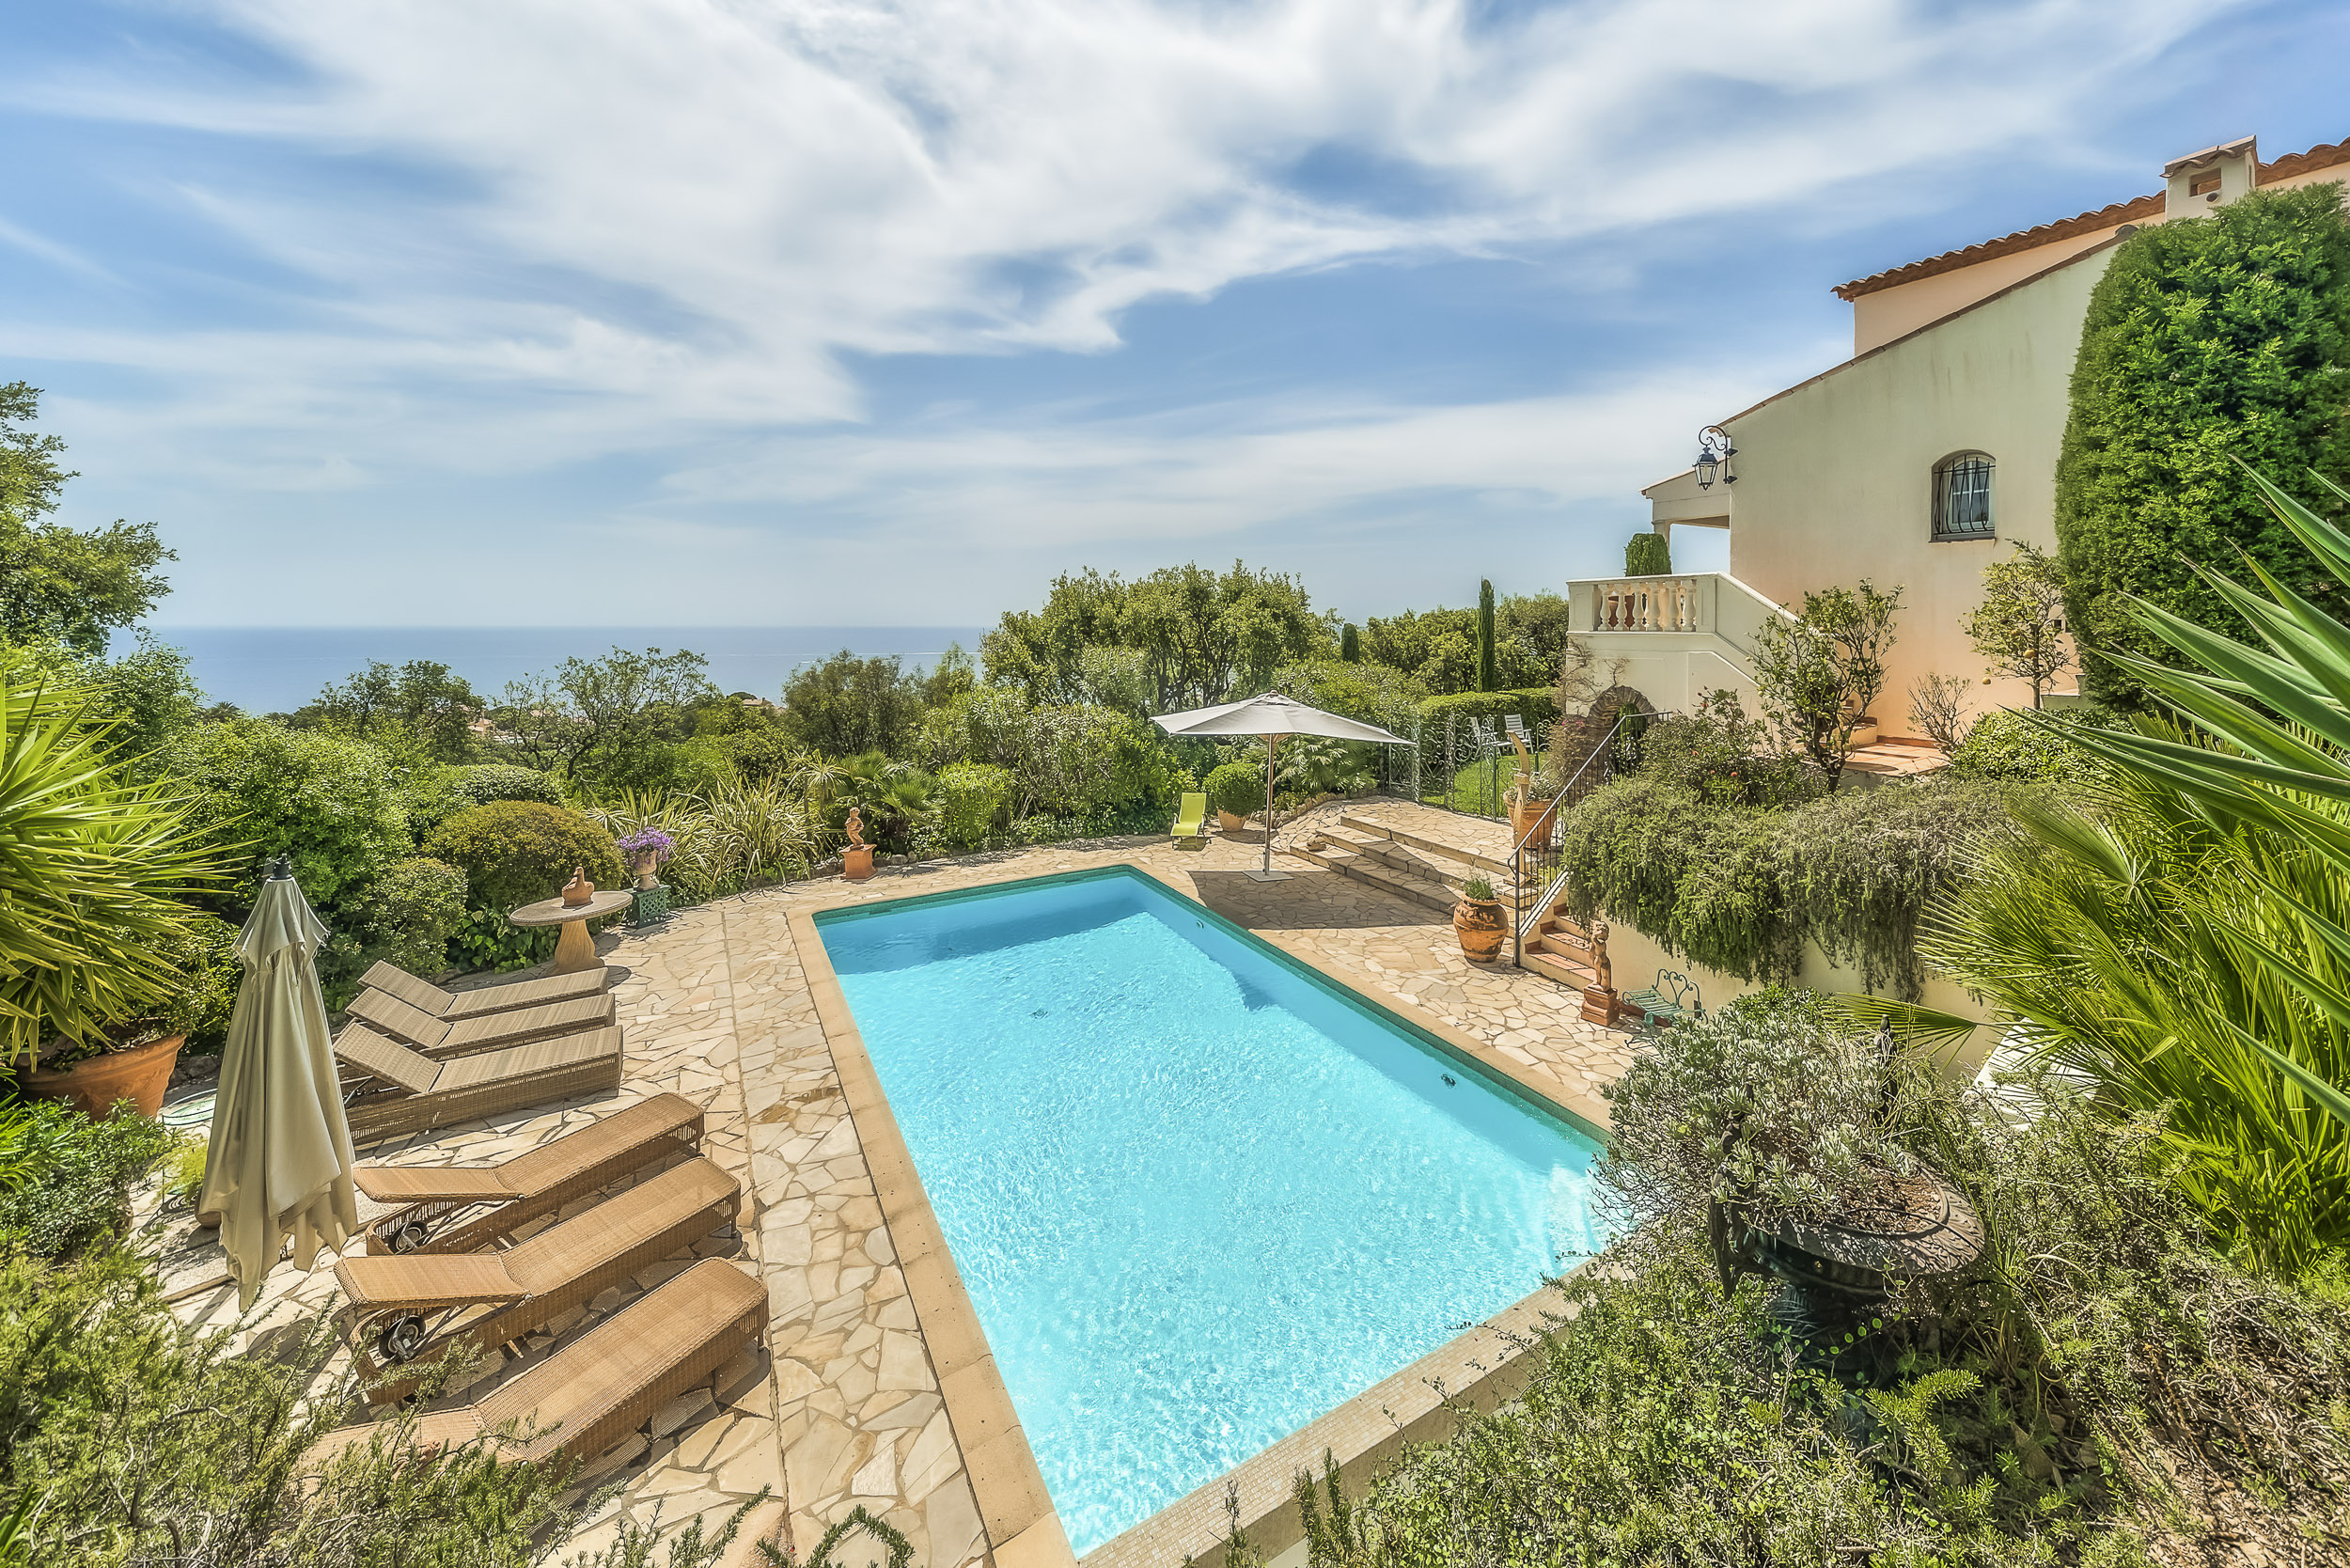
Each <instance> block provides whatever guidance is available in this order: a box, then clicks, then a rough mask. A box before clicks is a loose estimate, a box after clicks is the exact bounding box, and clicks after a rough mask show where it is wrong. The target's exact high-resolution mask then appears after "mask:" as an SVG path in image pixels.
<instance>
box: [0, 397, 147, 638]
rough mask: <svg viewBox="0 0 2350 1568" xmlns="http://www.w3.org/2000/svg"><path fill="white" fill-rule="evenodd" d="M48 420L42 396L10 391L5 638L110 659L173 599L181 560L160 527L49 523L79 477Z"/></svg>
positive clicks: (5, 456) (2, 542) (0, 624)
mask: <svg viewBox="0 0 2350 1568" xmlns="http://www.w3.org/2000/svg"><path fill="white" fill-rule="evenodd" d="M39 413H40V390H39V388H38V387H35V386H33V385H31V384H27V383H25V382H22V381H16V382H9V383H8V384H5V385H0V638H5V639H6V640H8V641H10V642H28V641H34V640H39V639H44V638H45V639H51V640H55V641H56V642H61V643H63V644H65V645H66V646H67V647H68V648H70V649H71V650H73V651H75V652H77V653H82V654H99V653H103V652H104V651H105V650H106V640H107V636H108V635H109V634H110V633H112V632H115V631H118V630H119V629H120V628H123V627H126V626H132V625H135V624H136V623H137V622H138V620H139V618H140V617H142V616H144V615H145V614H147V612H148V610H149V609H150V608H151V607H152V606H153V605H154V603H155V601H157V600H158V599H161V598H162V597H163V596H164V594H165V593H167V592H169V591H170V589H169V588H168V586H167V585H166V584H165V583H164V576H163V572H162V571H161V568H162V566H163V563H164V562H165V561H168V560H176V559H178V558H179V557H176V556H175V555H173V554H172V552H171V551H169V550H166V549H164V544H163V541H162V540H161V539H160V538H158V537H157V536H156V532H155V525H154V524H152V523H125V522H121V521H119V520H118V521H116V522H114V523H112V524H110V525H107V526H106V527H103V528H91V529H81V528H71V527H68V526H67V525H64V524H62V523H55V522H49V521H46V519H47V518H48V517H49V514H50V513H52V512H54V511H55V510H57V506H58V503H59V502H60V500H61V499H62V498H63V496H64V494H65V486H66V481H67V480H69V479H71V478H74V477H75V476H74V474H73V472H72V471H71V470H70V469H68V468H66V467H64V466H63V465H62V464H61V463H59V461H58V460H59V458H60V457H61V456H62V455H63V453H64V451H65V442H64V441H63V440H61V439H60V438H58V437H56V436H55V435H39V434H36V433H35V432H34V431H33V430H32V428H31V427H32V423H33V421H34V419H36V418H37V417H39Z"/></svg>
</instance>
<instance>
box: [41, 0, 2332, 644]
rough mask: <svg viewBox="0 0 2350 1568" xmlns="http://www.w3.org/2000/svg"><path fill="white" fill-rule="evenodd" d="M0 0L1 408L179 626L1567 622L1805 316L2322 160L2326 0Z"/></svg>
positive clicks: (1809, 357)
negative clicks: (1065, 587)
mask: <svg viewBox="0 0 2350 1568" xmlns="http://www.w3.org/2000/svg"><path fill="white" fill-rule="evenodd" d="M0 5H5V9H6V13H7V27H6V32H5V34H0V36H5V37H7V38H8V40H9V45H8V50H7V52H6V54H5V55H4V56H0V146H6V147H7V148H8V149H9V156H8V165H9V173H8V178H7V179H6V180H0V380H12V379H16V378H18V377H22V378H24V379H25V380H29V381H31V382H32V383H33V384H36V385H38V386H40V387H42V388H44V389H46V394H47V396H46V399H45V407H44V424H45V425H46V427H47V428H49V429H51V430H54V431H56V432H58V433H60V434H62V435H63V436H65V437H66V439H67V440H68V441H69V442H70V443H71V458H72V461H73V463H74V465H75V466H76V467H78V468H79V469H81V470H82V472H83V474H84V476H85V477H84V478H81V479H79V480H78V481H76V483H75V484H74V486H73V487H72V488H71V490H70V491H69V493H68V496H69V499H68V517H69V520H71V521H74V522H76V523H81V524H90V523H98V522H103V521H107V520H110V519H112V518H114V517H118V516H127V517H132V518H139V519H146V518H152V519H154V520H156V521H157V522H158V523H160V524H161V525H162V526H163V529H164V535H165V537H166V538H167V539H168V540H169V541H171V543H172V544H173V545H174V546H176V547H177V548H178V550H179V551H180V561H179V564H178V566H177V567H176V569H175V570H174V572H173V581H174V585H175V592H174V594H173V596H172V598H171V599H169V600H168V601H166V603H165V604H164V607H163V609H162V611H161V612H160V614H159V615H158V617H157V619H158V620H159V621H161V622H162V623H164V624H166V625H175V624H176V625H243V624H285V625H330V624H440V623H446V624H461V625H471V624H519V625H533V624H536V625H582V624H602V625H613V626H619V625H627V624H648V625H656V624H657V625H664V626H678V625H759V624H795V623H816V624H829V625H844V624H859V623H884V624H901V625H902V624H909V623H938V624H973V623H979V622H984V621H987V620H991V619H994V616H995V613H996V612H997V611H998V610H1000V609H1003V608H1006V607H1010V606H1016V605H1022V604H1033V603H1035V602H1037V601H1038V600H1039V599H1040V598H1041V597H1042V589H1043V586H1044V584H1045V583H1046V581H1047V580H1048V579H1049V578H1050V577H1051V576H1052V575H1053V574H1054V573H1055V572H1058V571H1062V570H1066V569H1071V568H1075V567H1079V566H1084V565H1093V566H1098V567H1102V568H1104V569H1118V570H1123V571H1126V572H1137V571H1147V570H1148V569H1150V568H1151V567H1153V566H1156V565H1160V564H1164V563H1167V562H1170V561H1178V560H1183V559H1193V558H1197V559H1200V560H1206V561H1216V562H1222V561H1227V560H1230V559H1231V558H1232V557H1236V556H1237V557H1245V558H1246V559H1247V560H1248V561H1249V562H1250V563H1251V564H1261V565H1269V566H1274V567H1278V568H1280V569H1283V570H1288V571H1294V572H1301V573H1302V574H1303V575H1304V576H1305V578H1306V581H1307V584H1308V588H1309V589H1310V590H1311V591H1312V593H1313V594H1314V596H1315V599H1316V602H1317V603H1318V604H1330V605H1334V606H1336V607H1337V608H1339V609H1340V610H1341V611H1342V612H1343V613H1345V614H1346V615H1348V616H1350V617H1353V618H1360V617H1362V616H1364V615H1371V614H1382V613H1387V612H1389V611H1392V610H1395V609H1398V608H1402V607H1404V606H1407V605H1414V606H1426V605H1430V604H1437V603H1448V604H1463V603H1466V602H1469V601H1470V600H1472V599H1473V597H1474V595H1475V593H1476V588H1477V580H1478V578H1480V577H1481V576H1490V577H1492V578H1493V579H1494V581H1495V583H1496V586H1497V587H1498V588H1501V589H1502V591H1504V592H1512V591H1524V590H1529V589H1535V588H1557V587H1559V586H1560V585H1561V584H1562V583H1563V582H1564V581H1565V580H1566V579H1567V578H1569V577H1572V576H1576V575H1589V574H1592V573H1596V572H1604V571H1606V570H1610V569H1613V568H1617V567H1620V566H1621V564H1622V553H1621V552H1622V543H1623V540H1624V537H1625V536H1626V535H1627V534H1628V533H1630V532H1631V531H1632V529H1633V528H1634V527H1635V526H1637V525H1640V524H1641V523H1642V521H1643V519H1644V515H1645V514H1644V510H1643V507H1642V504H1641V502H1640V500H1639V498H1638V495H1637V489H1638V487H1639V486H1640V485H1641V484H1644V483H1648V482H1650V481H1652V480H1654V479H1656V478H1662V477H1664V476H1665V475H1667V474H1669V473H1670V472H1672V471H1674V470H1675V469H1677V468H1679V467H1681V466H1683V465H1684V463H1686V462H1687V458H1688V453H1689V451H1690V449H1691V448H1692V447H1693V445H1694V437H1695V432H1696V431H1697V429H1698V428H1699V427H1700V425H1702V424H1704V423H1706V422H1707V421H1708V420H1709V419H1712V418H1715V417H1718V416H1722V415H1724V414H1727V413H1730V412H1731V411H1733V410H1735V409H1737V408H1740V407H1743V406H1745V404H1747V402H1750V401H1752V400H1754V399H1756V398H1758V397H1760V396H1763V395H1765V394H1767V393H1769V392H1771V391H1773V390H1776V389H1777V388H1778V387H1780V386H1783V385H1786V384H1790V383H1792V382H1794V381H1796V380H1800V379H1802V378H1803V377H1805V376H1808V375H1810V374H1811V373H1813V372H1815V371H1817V370H1819V369H1821V368H1825V366H1827V365H1829V364H1832V363H1834V362H1835V361H1836V360H1837V359H1839V358H1841V357H1842V356H1843V355H1844V354H1845V353H1848V352H1849V346H1850V332H1851V328H1850V316H1849V307H1848V306H1845V305H1843V303H1842V302H1841V301H1839V300H1837V299H1836V298H1835V297H1833V296H1832V295H1831V294H1830V293H1829V292H1828V290H1829V288H1830V287H1831V286H1832V285H1834V284H1837V283H1840V282H1842V281H1844V280H1845V279H1847V278H1851V277H1856V276H1859V275H1863V274H1868V273H1871V272H1874V271H1876V270H1878V269H1880V268H1883V267H1886V266H1891V265H1897V264H1899V263H1901V262H1904V261H1908V260H1912V259H1917V258H1919V257H1921V256H1925V255H1929V254H1933V253H1935V252H1938V251H1941V250H1945V249H1949V248H1952V247H1954V246H1958V245H1963V244H1966V243H1972V242H1974V241H1977V240H1981V239H1984V238H1988V237H1990V236H1992V235H1996V234H2000V233H2005V232H2007V231H2009V230H2011V229H2014V228H2018V227H2026V226H2029V225H2030V224H2034V223H2040V222H2045V221H2047V220H2049V219H2052V218H2057V217H2062V216H2068V215H2070V214H2072V213H2075V212H2080V211H2083V210H2084V209H2087V208H2091V207H2096V206H2102V205H2104V204H2105V203H2107V202H2109V201H2117V200H2123V199H2126V198H2128V197H2131V196H2138V195H2140V194H2142V193H2144V192H2147V191H2150V190H2153V189H2154V188H2155V186H2156V185H2157V184H2158V183H2159V179H2158V175H2159V169H2160V165H2162V163H2163V162H2164V161H2165V160H2167V159H2169V158H2171V157H2175V156H2177V155H2178V154H2180V153H2183V152H2186V151H2190V150H2192V149H2197V148H2200V147H2203V146H2206V145H2209V144H2211V143H2214V142H2217V141H2221V140H2224V139H2227V138H2229V137H2232V136H2236V135H2241V134H2243V133H2247V132H2251V133H2257V134H2258V135H2259V137H2260V140H2261V148H2262V151H2263V152H2264V154H2265V155H2266V156H2268V157H2271V158H2274V157H2277V156H2279V155H2281V154H2283V153H2287V152H2293V151H2298V150H2300V149H2304V148H2306V147H2309V146H2311V145H2312V144H2314V143H2318V142H2329V141H2334V140H2337V139H2340V138H2341V137H2343V136H2345V135H2350V99H2345V97H2344V94H2343V92H2342V70H2341V62H2342V60H2343V59H2345V58H2350V8H2345V7H2342V6H2340V5H2338V4H2335V5H2303V6H2289V5H2233V4H2228V3H2225V0H2133V3H2129V4H2068V3H2065V0H2028V3H2013V4H1985V5H1951V4H1943V5H1930V4H1895V3H1888V0H1877V3H1870V0H1782V3H1774V4H1771V5H1767V6H1766V5H1755V4H1751V3H1750V0H1749V3H1745V4H1700V3H1694V0H1664V3H1657V0H1649V3H1618V4H1567V5H1537V4H1519V3H1506V0H1490V3H1474V4H1458V3H1441V0H1349V3H1340V0H1277V3H1267V4H1262V5H1243V4H1237V3H1222V0H1192V3H1190V4H1183V5H1160V4H1152V3H1148V0H911V3H908V4H904V5H893V4H886V3H870V0H867V3H847V0H823V3H796V4H787V3H781V0H536V3H534V0H500V3H499V4H495V5H482V4H479V3H478V0H456V3H433V0H348V3H337V4H333V5H319V4H316V3H314V0H283V3H269V0H243V3H232V4H205V3H201V0H183V3H178V4H161V3H158V4H133V5H105V4H99V3H94V0H81V3H77V4H74V5H70V6H58V5H55V4H49V3H45V0H0ZM1676 544H1677V545H1680V546H1682V549H1681V552H1680V560H1679V561H1678V563H1677V564H1681V565H1684V566H1696V567H1706V566H1718V565H1720V564H1722V553H1721V550H1720V541H1719V540H1718V538H1717V537H1705V536H1700V538H1699V539H1696V540H1691V539H1689V538H1688V536H1687V534H1686V533H1685V532H1684V536H1683V538H1682V539H1680V540H1677V541H1676Z"/></svg>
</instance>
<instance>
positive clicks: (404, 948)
mask: <svg viewBox="0 0 2350 1568" xmlns="http://www.w3.org/2000/svg"><path fill="white" fill-rule="evenodd" d="M464 919H465V873H464V872H462V871H461V870H458V869H457V868H456V867H454V866H451V865H448V864H446V863H445V862H443V861H439V860H429V859H426V858H423V857H422V856H418V857H416V858H414V859H409V860H400V861H396V862H395V863H394V864H393V866H392V869H391V870H388V871H385V872H384V874H383V875H382V876H381V877H379V878H377V879H376V881H375V883H374V885H373V886H372V887H370V888H369V889H368V910H367V915H366V917H365V919H364V920H363V922H362V923H361V925H360V927H359V931H358V933H357V935H358V938H359V943H360V952H359V961H360V963H362V964H373V963H375V962H377V961H378V960H379V959H380V960H382V961H383V962H384V963H386V964H392V965H393V966H395V967H396V968H400V969H405V970H407V971H408V972H409V973H410V974H412V975H421V976H423V977H424V978H425V979H427V980H430V979H431V978H432V977H433V976H435V975H437V974H439V973H440V972H441V971H442V970H444V969H446V968H447V967H448V944H449V938H450V937H452V936H454V935H456V934H457V929H458V927H460V926H461V925H462V924H463V923H464Z"/></svg>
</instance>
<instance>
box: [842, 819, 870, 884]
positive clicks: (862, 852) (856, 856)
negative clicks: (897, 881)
mask: <svg viewBox="0 0 2350 1568" xmlns="http://www.w3.org/2000/svg"><path fill="white" fill-rule="evenodd" d="M846 825H847V827H848V832H849V842H848V845H847V847H845V848H844V849H842V850H841V852H840V874H841V875H842V876H844V877H847V878H848V879H849V880H850V881H851V882H863V881H864V880H865V879H866V878H867V877H869V876H871V875H872V874H873V846H872V845H870V844H869V843H867V842H866V841H865V819H864V817H863V816H862V815H860V814H859V813H858V811H857V808H855V807H854V806H852V807H850V808H849V821H848V823H847V824H846Z"/></svg>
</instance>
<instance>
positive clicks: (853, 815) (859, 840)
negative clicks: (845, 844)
mask: <svg viewBox="0 0 2350 1568" xmlns="http://www.w3.org/2000/svg"><path fill="white" fill-rule="evenodd" d="M849 847H850V848H851V849H864V848H866V847H867V846H866V843H865V818H864V816H863V815H862V814H861V813H860V812H859V811H858V810H857V808H855V807H854V806H852V807H850V808H849Z"/></svg>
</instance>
